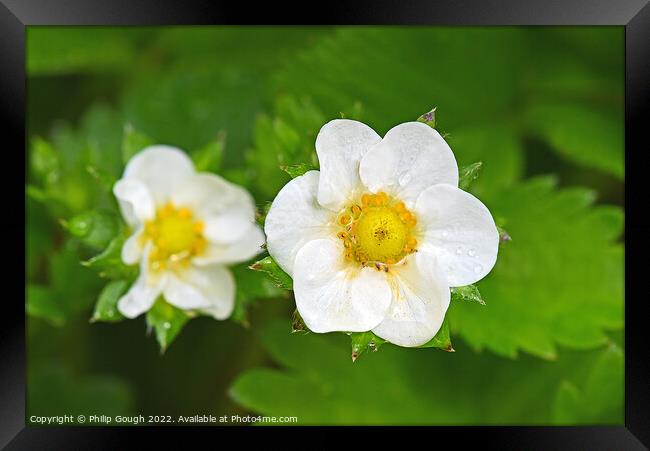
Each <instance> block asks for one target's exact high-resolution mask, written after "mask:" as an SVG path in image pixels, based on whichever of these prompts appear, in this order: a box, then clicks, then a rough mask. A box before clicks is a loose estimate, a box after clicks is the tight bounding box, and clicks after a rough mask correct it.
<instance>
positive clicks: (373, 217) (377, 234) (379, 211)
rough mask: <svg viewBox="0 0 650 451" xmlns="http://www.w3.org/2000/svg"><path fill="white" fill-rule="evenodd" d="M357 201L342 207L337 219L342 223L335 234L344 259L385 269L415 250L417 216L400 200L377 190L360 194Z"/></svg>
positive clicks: (338, 222) (339, 223)
mask: <svg viewBox="0 0 650 451" xmlns="http://www.w3.org/2000/svg"><path fill="white" fill-rule="evenodd" d="M359 203H360V205H358V204H356V203H355V204H353V205H351V206H349V207H347V208H345V209H344V210H343V211H342V212H341V213H340V214H339V216H338V219H337V224H338V225H340V226H344V230H343V231H339V232H338V233H337V237H338V238H339V239H341V240H343V245H344V247H345V253H344V256H345V258H346V259H347V260H350V261H354V262H357V263H359V264H361V265H362V266H366V265H370V264H371V263H372V266H374V267H375V268H376V269H378V270H384V271H388V265H394V264H396V263H399V262H400V261H401V260H402V259H403V258H404V257H405V256H406V255H408V254H410V253H412V252H415V251H416V250H417V249H416V246H417V243H418V241H417V239H416V238H415V237H414V236H413V234H414V232H415V230H414V228H415V225H416V224H417V219H416V217H415V215H414V214H413V213H411V212H410V211H409V210H408V209H407V208H406V206H405V205H404V203H403V202H401V201H397V200H395V199H392V198H391V197H390V196H388V194H386V193H384V192H381V191H380V192H378V193H376V194H368V193H366V194H363V195H362V196H361V198H360V202H359Z"/></svg>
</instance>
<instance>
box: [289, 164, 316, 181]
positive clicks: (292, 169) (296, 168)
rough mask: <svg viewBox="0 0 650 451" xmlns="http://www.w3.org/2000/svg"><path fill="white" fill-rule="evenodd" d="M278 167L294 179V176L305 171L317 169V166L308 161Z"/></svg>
mask: <svg viewBox="0 0 650 451" xmlns="http://www.w3.org/2000/svg"><path fill="white" fill-rule="evenodd" d="M280 169H282V170H283V171H284V172H286V173H287V174H289V175H290V176H291V178H292V179H295V178H296V177H299V176H301V175H304V174H305V173H306V172H309V171H313V170H318V167H317V166H315V165H313V164H309V163H300V164H292V165H288V166H280Z"/></svg>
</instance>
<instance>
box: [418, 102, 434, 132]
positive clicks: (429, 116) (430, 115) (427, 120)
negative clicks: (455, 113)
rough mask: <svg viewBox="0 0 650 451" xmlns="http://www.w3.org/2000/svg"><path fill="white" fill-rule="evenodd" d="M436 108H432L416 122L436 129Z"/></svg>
mask: <svg viewBox="0 0 650 451" xmlns="http://www.w3.org/2000/svg"><path fill="white" fill-rule="evenodd" d="M436 108H437V107H433V108H432V109H431V111H428V112H426V113H424V114H423V115H422V116H420V117H419V118H418V122H422V123H424V124H427V125H428V126H429V127H431V128H436Z"/></svg>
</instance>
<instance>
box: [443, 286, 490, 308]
mask: <svg viewBox="0 0 650 451" xmlns="http://www.w3.org/2000/svg"><path fill="white" fill-rule="evenodd" d="M451 300H452V302H456V301H467V302H478V303H479V304H481V305H485V301H484V300H483V298H482V297H481V293H480V292H479V291H478V288H477V287H476V285H466V286H464V287H454V288H452V289H451Z"/></svg>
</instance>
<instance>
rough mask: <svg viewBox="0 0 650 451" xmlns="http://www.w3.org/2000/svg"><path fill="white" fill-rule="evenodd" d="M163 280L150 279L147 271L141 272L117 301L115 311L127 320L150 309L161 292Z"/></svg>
mask: <svg viewBox="0 0 650 451" xmlns="http://www.w3.org/2000/svg"><path fill="white" fill-rule="evenodd" d="M163 283H164V279H162V278H150V277H149V274H148V272H147V271H141V272H140V276H139V277H138V279H137V280H136V281H135V282H134V283H133V285H131V288H130V289H129V291H127V292H126V294H124V295H123V296H122V297H121V298H120V299H119V301H117V309H118V310H119V311H120V313H122V315H124V316H126V317H127V318H135V317H136V316H139V315H141V314H142V313H144V312H146V311H147V310H149V309H150V308H151V306H152V305H153V304H154V302H155V301H156V298H157V297H158V296H160V293H161V292H162V285H163Z"/></svg>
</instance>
